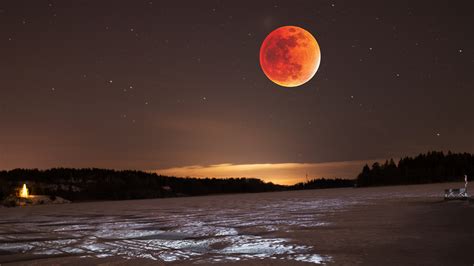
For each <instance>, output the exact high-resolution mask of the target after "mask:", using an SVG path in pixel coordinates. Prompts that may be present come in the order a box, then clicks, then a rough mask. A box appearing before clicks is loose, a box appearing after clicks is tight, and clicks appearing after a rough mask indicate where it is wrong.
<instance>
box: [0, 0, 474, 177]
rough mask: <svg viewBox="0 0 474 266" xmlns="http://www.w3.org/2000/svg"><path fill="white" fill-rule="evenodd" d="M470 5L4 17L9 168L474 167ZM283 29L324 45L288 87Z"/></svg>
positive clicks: (230, 6) (1, 156)
mask: <svg viewBox="0 0 474 266" xmlns="http://www.w3.org/2000/svg"><path fill="white" fill-rule="evenodd" d="M472 7H473V6H472V3H471V1H457V2H455V3H449V2H433V1H416V2H413V1H396V2H390V3H388V2H380V1H372V0H371V1H368V0H367V1H356V2H355V1H301V0H297V1H258V2H256V1H207V0H205V1H199V2H198V1H173V2H169V1H119V2H117V1H100V2H97V1H79V2H61V1H42V0H40V1H13V0H11V1H10V0H7V1H3V2H2V3H0V48H1V49H0V58H2V60H1V63H0V73H2V78H1V80H2V84H1V89H0V124H1V130H0V168H4V169H10V168H16V167H24V168H27V167H38V168H48V167H57V166H64V167H69V166H70V167H108V168H132V169H156V168H164V167H174V166H182V165H195V164H200V165H205V164H219V163H235V164H239V163H245V164H249V163H286V162H297V163H298V162H299V163H304V162H311V163H315V162H333V161H352V160H369V159H376V158H389V157H395V158H397V157H401V156H406V155H412V154H416V153H419V152H426V151H428V150H452V151H462V152H464V151H465V152H474V141H473V139H472V135H473V134H474V123H473V121H474V120H473V118H472V114H474V112H473V111H472V110H471V109H472V108H471V106H472V102H473V100H474V90H473V87H474V78H473V75H472V73H471V72H472V69H474V68H473V67H474V53H473V50H472V47H474V38H473V37H472V34H471V32H472V25H474V21H473V20H474V16H473V15H474V14H473V10H474V9H473V8H472ZM283 25H297V26H300V27H303V28H305V29H307V30H308V31H310V32H311V33H312V34H313V35H314V36H315V37H316V39H317V40H318V42H319V45H320V46H321V54H322V57H321V66H320V68H319V70H318V72H317V73H316V75H315V76H314V77H313V79H312V80H311V81H309V82H308V83H307V84H305V85H303V86H301V87H297V88H282V87H279V86H277V85H275V84H273V83H272V82H270V81H269V80H268V79H267V78H266V77H265V75H264V74H263V72H262V70H261V68H260V66H259V60H258V53H259V49H260V45H261V43H262V41H263V39H264V38H265V37H266V35H267V34H268V33H269V32H271V31H272V30H273V29H275V28H277V27H279V26H283Z"/></svg>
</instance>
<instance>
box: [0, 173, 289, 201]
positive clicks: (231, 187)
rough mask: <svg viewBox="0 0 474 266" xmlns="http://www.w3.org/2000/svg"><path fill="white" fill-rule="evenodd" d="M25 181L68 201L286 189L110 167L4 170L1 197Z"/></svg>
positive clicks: (32, 190) (40, 191) (252, 181)
mask: <svg viewBox="0 0 474 266" xmlns="http://www.w3.org/2000/svg"><path fill="white" fill-rule="evenodd" d="M23 182H25V183H26V184H27V186H28V188H29V189H30V193H31V194H37V195H56V196H60V197H63V198H66V199H68V200H73V201H77V200H119V199H120V200H122V199H145V198H159V197H176V196H197V195H208V194H220V193H242V192H247V193H251V192H265V191H279V190H285V189H286V188H285V187H283V186H280V185H275V184H273V183H265V182H263V181H262V180H260V179H256V178H226V179H217V178H178V177H170V176H161V175H157V174H154V173H146V172H141V171H128V170H127V171H115V170H106V169H96V168H93V169H68V168H55V169H49V170H37V169H33V170H30V169H15V170H11V171H0V186H1V190H0V198H3V197H6V196H8V195H10V194H12V192H14V191H15V189H17V188H18V187H19V186H20V185H21V184H22V183H23Z"/></svg>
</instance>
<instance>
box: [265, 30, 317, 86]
mask: <svg viewBox="0 0 474 266" xmlns="http://www.w3.org/2000/svg"><path fill="white" fill-rule="evenodd" d="M320 62H321V51H320V50H319V45H318V42H317V41H316V39H315V38H314V37H313V35H311V33H309V32H308V31H307V30H305V29H303V28H300V27H296V26H284V27H280V28H278V29H276V30H274V31H272V32H271V33H270V34H268V36H267V37H266V38H265V40H264V41H263V43H262V47H260V66H261V67H262V70H263V72H264V73H265V75H266V76H267V77H268V78H269V79H270V80H271V81H273V82H275V83H276V84H278V85H280V86H284V87H297V86H300V85H303V84H304V83H306V82H308V81H309V80H310V79H311V78H312V77H313V76H314V74H316V71H318V68H319V63H320Z"/></svg>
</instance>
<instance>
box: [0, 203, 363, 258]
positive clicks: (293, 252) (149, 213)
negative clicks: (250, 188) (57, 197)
mask: <svg viewBox="0 0 474 266" xmlns="http://www.w3.org/2000/svg"><path fill="white" fill-rule="evenodd" d="M224 198H225V197H223V199H224ZM157 202H159V201H156V200H150V201H141V202H140V204H141V205H140V207H139V208H138V209H136V208H133V207H128V208H127V207H122V206H120V205H118V207H117V210H116V212H115V213H111V212H108V213H107V214H104V215H97V214H93V213H88V212H87V211H83V210H82V211H76V212H74V211H71V212H69V213H67V214H66V213H65V214H63V215H58V214H55V215H49V216H48V215H44V214H42V215H31V216H28V217H22V219H21V220H20V219H18V220H14V219H12V220H3V221H1V219H0V263H1V262H2V256H8V255H13V254H17V255H18V254H20V255H18V257H17V259H18V260H21V259H22V257H21V254H27V255H39V256H44V257H48V256H58V255H60V256H63V255H64V256H79V257H96V258H103V257H109V256H118V257H122V258H126V259H134V258H143V259H150V260H161V261H166V262H172V261H183V260H185V261H189V262H191V263H212V262H226V261H244V260H251V259H278V260H288V261H301V262H309V263H317V264H320V263H324V262H325V261H328V260H330V257H328V256H321V255H319V254H316V252H317V251H315V250H314V249H313V247H311V246H306V245H301V244H298V243H296V242H294V241H293V240H291V239H288V238H283V237H278V235H281V233H284V232H289V231H295V230H301V229H304V228H311V227H316V226H324V225H326V222H324V221H323V220H322V218H323V217H324V215H327V214H328V213H330V212H333V211H337V210H339V209H341V208H344V207H345V206H347V205H349V204H354V203H355V201H352V200H350V199H345V200H344V201H341V200H338V199H324V200H314V199H311V198H306V199H298V200H297V199H277V200H275V199H272V200H271V201H267V202H264V201H263V202H251V201H246V202H243V203H242V202H240V203H232V202H230V203H227V205H226V206H225V207H222V206H220V207H219V206H214V205H213V204H209V205H206V206H200V208H193V207H183V208H180V209H179V210H177V209H166V208H163V206H161V207H160V205H158V204H157ZM108 204H114V203H108ZM117 204H119V203H117ZM144 205H146V207H147V208H148V209H147V210H146V212H144V210H143V208H144V207H143V206H144ZM77 206H80V204H75V205H70V208H74V207H77ZM140 208H142V209H140ZM144 213H146V214H144ZM25 230H28V233H24V232H25ZM22 232H23V233H22ZM5 254H7V255H5Z"/></svg>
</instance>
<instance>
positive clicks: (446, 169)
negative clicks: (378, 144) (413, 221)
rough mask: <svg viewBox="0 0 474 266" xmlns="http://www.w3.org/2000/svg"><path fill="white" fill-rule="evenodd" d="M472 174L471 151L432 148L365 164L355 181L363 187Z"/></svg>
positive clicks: (449, 179) (473, 157)
mask: <svg viewBox="0 0 474 266" xmlns="http://www.w3.org/2000/svg"><path fill="white" fill-rule="evenodd" d="M473 174H474V155H473V154H470V153H452V152H448V153H447V154H444V153H443V152H439V151H432V152H428V153H426V154H419V155H417V156H415V157H405V158H402V159H400V160H399V162H398V164H396V163H395V162H394V160H393V159H390V160H387V161H385V163H383V164H379V163H377V162H376V163H374V164H373V165H372V167H369V166H368V165H365V166H364V167H363V169H362V172H361V173H360V174H359V175H358V176H357V181H356V184H357V186H359V187H365V186H385V185H407V184H424V183H438V182H462V181H464V175H467V176H468V179H469V180H471V179H472V175H473Z"/></svg>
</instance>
